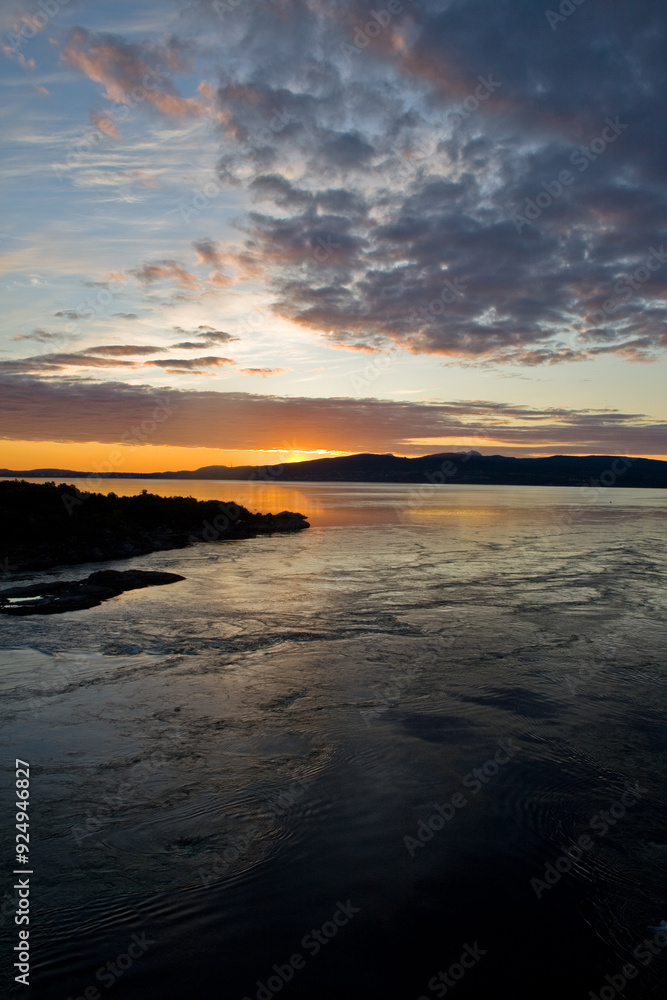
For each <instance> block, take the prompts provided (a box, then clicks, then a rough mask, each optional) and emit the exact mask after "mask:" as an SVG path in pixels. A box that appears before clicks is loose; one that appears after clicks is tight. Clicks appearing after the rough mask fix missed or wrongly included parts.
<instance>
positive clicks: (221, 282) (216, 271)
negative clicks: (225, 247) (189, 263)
mask: <svg viewBox="0 0 667 1000" xmlns="http://www.w3.org/2000/svg"><path fill="white" fill-rule="evenodd" d="M192 245H193V247H194V248H195V252H196V263H197V264H198V265H200V266H202V265H208V266H212V268H213V270H212V271H210V272H209V275H208V279H207V281H208V284H209V285H213V286H214V287H216V288H226V287H227V286H228V285H231V284H232V283H233V281H234V279H233V278H232V277H231V276H230V275H228V274H226V273H225V272H224V271H223V270H222V268H223V266H225V265H226V264H229V263H230V262H231V261H233V257H232V256H230V255H229V254H226V253H223V252H222V251H220V250H219V249H218V245H217V244H216V243H215V242H214V241H213V240H211V239H202V240H195V241H194V242H193V244H192Z"/></svg>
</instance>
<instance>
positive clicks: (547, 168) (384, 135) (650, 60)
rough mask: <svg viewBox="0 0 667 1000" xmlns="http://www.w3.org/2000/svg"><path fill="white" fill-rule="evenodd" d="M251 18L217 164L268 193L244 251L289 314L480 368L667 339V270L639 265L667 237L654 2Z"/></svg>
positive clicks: (544, 361) (249, 219) (666, 17)
mask: <svg viewBox="0 0 667 1000" xmlns="http://www.w3.org/2000/svg"><path fill="white" fill-rule="evenodd" d="M251 8H252V9H251ZM202 16H204V15H202ZM234 17H235V19H236V20H235V23H236V25H237V30H238V32H239V34H238V35H237V36H235V37H237V38H238V39H241V38H242V39H243V40H244V45H246V46H247V52H246V53H245V55H239V56H238V57H237V58H236V59H229V60H224V59H221V62H220V77H221V82H220V85H219V86H218V88H217V91H216V92H215V100H216V102H217V106H218V107H219V108H220V109H221V110H224V111H225V112H226V113H227V114H228V115H229V121H230V123H231V125H233V128H234V129H235V131H236V134H237V135H238V136H239V141H237V142H229V141H227V142H225V143H224V145H223V147H222V149H221V155H220V159H219V164H218V176H219V178H220V179H221V180H224V179H226V180H227V182H228V183H229V184H233V185H243V186H244V187H246V188H247V190H248V191H249V193H250V195H251V196H252V197H253V198H254V199H255V200H256V201H257V202H259V203H261V208H262V211H261V212H249V213H248V214H247V216H246V219H245V223H244V224H243V229H244V230H245V232H246V236H247V239H246V243H245V246H244V247H243V248H242V249H240V250H239V252H238V254H237V256H236V263H237V265H238V266H239V267H243V268H244V273H245V274H247V275H250V276H254V277H256V278H259V279H262V280H263V281H264V282H265V283H266V285H268V286H269V287H270V288H271V289H272V290H273V292H274V303H273V308H274V310H275V311H276V313H277V314H278V315H280V316H282V317H284V318H286V319H289V320H292V321H294V322H296V323H299V324H301V325H303V326H305V327H307V328H308V329H314V330H316V331H320V332H321V334H322V336H323V337H325V339H327V340H328V341H329V342H330V343H331V344H333V345H337V346H341V347H344V348H346V349H362V350H363V349H370V350H378V349H387V348H388V347H399V348H402V349H403V350H405V351H407V352H411V353H415V354H434V355H441V356H442V357H444V358H447V359H450V360H452V361H456V362H462V363H467V362H473V363H479V362H481V363H494V364H497V363H500V364H503V363H506V364H512V365H526V366H535V365H557V364H563V363H571V362H573V361H577V360H590V359H595V358H597V357H600V356H601V355H602V354H608V355H615V356H617V357H619V358H622V359H630V360H635V361H650V360H653V359H655V358H656V357H658V356H659V355H660V354H661V352H663V351H664V350H665V348H666V347H667V333H666V332H665V331H666V330H667V323H666V321H667V304H666V302H665V300H666V299H667V264H664V263H663V265H661V267H660V268H657V269H654V270H653V271H652V272H651V274H650V276H649V277H648V279H647V280H641V281H637V280H636V278H634V277H633V276H636V275H637V274H638V273H639V274H640V275H644V274H646V273H647V272H646V260H647V259H648V257H649V255H650V254H651V252H652V248H654V249H655V250H656V251H657V252H658V254H662V253H663V251H662V249H661V248H662V247H664V246H665V245H667V228H666V227H665V224H664V219H665V217H667V216H666V212H667V190H666V187H665V183H664V178H665V176H667V140H666V139H665V137H664V135H663V134H662V133H661V132H660V130H658V129H656V128H655V122H656V121H658V120H660V116H661V114H662V111H661V109H662V107H663V106H664V101H665V99H667V71H666V70H665V66H664V62H663V61H662V59H661V57H660V56H659V52H660V51H661V47H662V46H664V44H665V43H667V10H666V9H665V8H664V7H662V6H660V5H659V4H658V3H657V2H655V0H638V2H637V3H636V4H633V6H632V11H630V10H629V9H628V10H627V11H625V10H624V11H623V12H622V11H621V10H620V9H618V10H614V11H612V12H610V11H609V10H608V9H607V8H605V7H604V6H601V5H599V4H595V3H591V2H589V3H587V4H585V5H583V6H581V7H580V8H579V7H578V8H577V9H576V10H574V13H573V14H572V17H571V18H567V19H566V21H567V23H564V24H562V25H559V27H558V30H557V31H553V30H552V28H551V26H550V24H549V21H548V19H547V18H546V16H545V11H544V10H543V9H541V8H538V7H535V5H534V4H531V3H530V2H529V0H518V3H516V4H515V5H514V6H513V7H512V11H511V12H509V13H508V10H506V8H505V6H503V5H502V4H500V5H499V4H498V3H497V2H495V0H470V2H469V3H466V4H458V3H447V4H420V5H416V6H410V7H409V8H408V7H407V6H406V7H405V10H404V11H403V13H401V14H400V15H399V16H396V17H394V18H392V20H391V23H389V24H388V25H387V26H386V27H385V28H384V29H382V30H377V31H375V30H374V31H373V32H371V33H370V34H369V35H368V36H366V35H365V34H364V31H365V28H364V26H365V25H366V24H367V23H368V21H369V11H368V8H367V7H366V6H365V5H364V4H362V3H361V2H360V0H354V2H351V3H346V4H345V5H343V6H340V5H334V6H333V7H332V6H331V5H321V4H313V5H304V4H299V3H294V4H287V5H280V7H279V8H276V7H268V6H263V7H262V9H261V15H260V12H259V11H258V10H257V9H256V8H253V7H252V5H250V4H248V5H241V7H239V9H238V10H236V11H235V14H234ZM508 18H509V21H508ZM508 24H509V32H510V33H509V36H507V32H508ZM360 32H361V34H360ZM506 36H507V40H506V41H505V38H506ZM499 37H502V38H503V39H504V41H503V44H502V45H498V43H497V39H498V38H499ZM355 38H356V39H357V40H358V39H359V38H361V39H362V41H361V42H360V43H359V46H357V47H355ZM601 39H603V40H604V41H601ZM341 43H345V44H346V45H347V46H348V50H345V49H344V48H341ZM223 44H224V43H223ZM350 47H351V51H349V50H350ZM303 52H309V53H316V54H317V55H316V57H315V56H313V58H312V59H305V60H304V59H303V58H302V53H303ZM610 123H611V124H610ZM582 148H583V149H584V151H587V152H584V153H582ZM564 172H566V174H567V176H568V180H567V181H566V182H562V181H560V180H559V177H562V176H563V173H564ZM204 242H205V243H206V244H207V245H209V246H214V241H213V240H212V239H207V240H206V241H204ZM655 260H656V258H655V257H654V259H653V263H655ZM642 268H643V270H642ZM619 288H622V289H623V291H622V292H620V293H619V292H618V291H617V289H619ZM609 303H611V305H610V308H609V310H608V311H605V309H606V304H609ZM601 328H602V331H603V332H604V333H606V334H608V340H607V342H606V343H605V345H604V348H603V347H602V346H601V345H600V342H599V335H600V329H601Z"/></svg>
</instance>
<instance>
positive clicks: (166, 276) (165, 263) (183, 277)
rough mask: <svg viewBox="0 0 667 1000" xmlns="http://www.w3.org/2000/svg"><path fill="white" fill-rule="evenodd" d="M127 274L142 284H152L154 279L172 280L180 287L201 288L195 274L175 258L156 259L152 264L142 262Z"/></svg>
mask: <svg viewBox="0 0 667 1000" xmlns="http://www.w3.org/2000/svg"><path fill="white" fill-rule="evenodd" d="M128 274H131V275H133V276H134V277H135V278H136V279H137V281H139V282H141V283H142V284H143V285H152V284H154V283H155V282H156V281H173V282H174V283H175V284H177V285H180V286H181V288H188V289H191V290H193V291H195V290H199V289H200V288H201V285H200V283H199V279H198V278H197V276H196V275H195V274H191V273H190V272H189V271H187V270H186V269H185V267H184V266H183V264H181V263H180V262H179V261H177V260H158V261H155V262H154V263H152V264H142V266H141V267H137V268H134V269H133V270H130V271H128Z"/></svg>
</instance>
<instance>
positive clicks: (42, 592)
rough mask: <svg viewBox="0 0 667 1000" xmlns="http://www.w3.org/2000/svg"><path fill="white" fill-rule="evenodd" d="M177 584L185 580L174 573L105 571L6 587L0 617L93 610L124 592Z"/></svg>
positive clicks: (1, 593) (0, 592)
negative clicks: (82, 576)
mask: <svg viewBox="0 0 667 1000" xmlns="http://www.w3.org/2000/svg"><path fill="white" fill-rule="evenodd" d="M180 580H185V577H184V576H179V575H178V574H177V573H156V572H148V571H144V570H132V569H131V570H126V571H125V572H120V571H118V570H114V569H108V570H100V571H98V572H97V573H91V574H90V576H88V577H86V578H85V579H83V580H68V581H65V582H62V583H34V584H30V586H27V587H9V588H8V589H7V590H2V591H0V614H3V615H58V614H62V613H63V612H64V611H81V610H83V609H85V608H94V607H97V605H98V604H101V603H102V601H108V600H109V598H110V597H118V596H119V595H120V594H124V593H125V591H126V590H139V589H141V588H143V587H160V586H163V585H164V584H167V583H178V582H179V581H180Z"/></svg>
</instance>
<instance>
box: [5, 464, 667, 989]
mask: <svg viewBox="0 0 667 1000" xmlns="http://www.w3.org/2000/svg"><path fill="white" fill-rule="evenodd" d="M74 485H76V486H78V487H79V488H80V489H90V488H91V487H90V485H89V484H87V483H86V481H81V482H75V483H74ZM95 489H96V490H98V491H101V492H109V491H111V490H113V492H115V493H117V494H128V493H137V492H139V491H140V490H142V489H148V490H149V492H152V493H158V494H162V495H190V496H194V497H197V498H198V499H219V500H220V501H221V502H230V501H232V502H235V503H239V504H243V505H244V506H246V507H248V508H249V509H251V510H257V511H262V512H269V511H270V512H274V513H277V512H278V511H282V510H293V511H299V512H301V513H303V514H306V515H307V516H308V519H309V522H310V528H308V529H307V530H304V531H301V532H298V533H287V534H275V535H267V536H260V537H257V538H249V539H243V540H234V541H218V540H212V541H210V542H201V543H198V544H195V545H192V546H190V547H188V548H186V549H179V550H173V551H167V552H154V553H152V554H150V555H145V556H141V557H137V558H134V559H130V560H124V561H122V562H121V561H116V562H109V563H104V564H99V563H98V564H88V565H86V566H68V567H65V568H61V569H60V570H55V571H52V572H49V573H40V574H17V573H13V574H11V575H9V574H8V573H7V571H5V574H4V576H3V580H4V581H5V582H11V583H12V584H15V583H16V582H18V581H19V580H20V581H24V582H26V583H32V582H36V581H39V580H42V579H49V580H51V579H54V578H57V579H59V580H66V579H77V578H81V577H84V576H86V575H88V573H90V572H92V571H94V570H95V569H100V568H121V569H122V568H129V567H133V568H137V569H152V570H167V571H170V572H173V573H178V574H180V575H182V576H183V577H185V579H184V580H183V581H182V582H179V583H174V584H171V585H169V586H161V587H151V588H147V589H145V590H137V591H130V592H127V593H125V594H123V595H121V596H119V597H116V598H114V599H112V600H109V601H106V602H105V603H103V604H102V605H100V606H99V607H95V608H90V609H87V610H81V611H76V612H70V613H66V614H62V615H45V616H31V617H15V618H9V617H6V616H5V617H3V618H0V664H1V670H0V684H1V691H2V698H1V701H0V714H1V719H2V728H1V737H0V742H1V744H2V779H1V787H0V802H1V803H2V816H3V822H2V830H1V834H2V844H3V848H2V858H3V862H2V889H1V891H0V896H1V897H2V901H1V903H0V933H1V934H2V939H3V944H2V949H1V951H2V954H1V956H0V959H1V961H2V963H3V964H2V968H1V975H2V979H3V982H2V986H1V987H0V993H2V995H3V996H11V997H13V996H26V997H34V998H35V1000H52V998H53V1000H68V998H71V1000H78V998H84V1000H98V998H100V997H106V996H109V997H110V998H111V1000H186V998H188V1000H189V998H206V1000H208V998H214V1000H272V998H273V997H276V996H280V998H281V1000H305V998H308V1000H319V998H345V1000H380V998H381V1000H433V998H435V997H444V996H447V997H453V998H454V1000H464V998H490V997H496V996H499V995H504V996H508V997H512V998H513V1000H523V998H526V1000H527V998H531V1000H533V998H551V997H553V998H563V1000H573V998H574V1000H576V998H581V1000H591V998H593V1000H612V998H613V997H627V998H629V1000H649V998H651V1000H652V998H655V1000H665V997H667V724H666V723H667V717H666V709H667V664H666V662H665V659H666V657H665V653H666V650H667V624H666V615H665V612H666V608H667V592H666V590H665V577H666V571H667V532H666V530H665V529H666V528H667V519H666V508H665V499H666V495H665V491H661V490H651V489H645V490H641V489H636V490H631V489H623V488H613V489H606V490H600V491H591V490H588V491H587V490H582V489H579V488H552V487H509V486H501V487H495V486H463V485H461V486H457V485H437V484H436V485H430V484H428V483H425V484H424V485H419V484H417V485H395V484H368V483H289V484H285V485H281V484H280V483H279V482H272V483H268V482H267V483H262V482H255V483H248V482H211V481H196V480H189V481H173V480H172V481H160V480H152V481H147V480H130V479H128V480H122V479H116V480H114V481H113V482H112V483H107V482H103V483H102V484H100V483H99V482H98V483H97V484H96V486H95ZM204 528H205V526H204V525H202V530H203V529H204ZM211 534H214V533H211ZM0 556H2V553H0ZM1 582H2V581H0V583H1ZM16 760H19V761H23V762H25V763H26V764H28V765H29V776H30V777H29V781H30V784H29V809H28V812H29V838H30V840H29V867H27V866H26V864H24V863H19V862H16V861H15V859H14V855H15V850H14V844H15V835H16V831H15V827H14V810H15V806H14V803H15V798H14V791H15V766H17V765H16ZM22 798H24V797H22ZM15 871H18V874H14V872H15ZM28 872H29V873H30V874H29V875H28V874H26V873H28ZM26 879H29V904H28V905H29V910H28V916H29V924H28V923H23V924H22V925H19V924H17V923H16V920H17V919H18V918H17V917H16V916H15V915H16V913H17V912H18V913H19V914H23V913H25V912H26V907H25V905H24V904H23V903H19V889H18V888H14V886H16V885H17V882H18V884H19V885H21V884H25V880H26ZM21 898H25V894H24V893H22V894H21ZM21 929H28V930H29V939H28V940H29V955H30V962H29V965H30V973H29V983H30V988H29V990H26V989H25V986H24V985H23V983H22V982H16V981H15V977H16V976H17V975H19V974H20V970H18V971H17V968H15V967H14V965H13V963H14V962H15V961H16V960H17V959H16V956H17V953H18V952H17V951H16V950H15V949H16V948H17V947H18V944H19V930H21ZM25 940H26V939H25V937H23V938H22V941H25ZM21 947H22V948H23V953H22V954H23V956H24V957H25V951H26V949H25V946H24V945H23V944H22V945H21Z"/></svg>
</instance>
